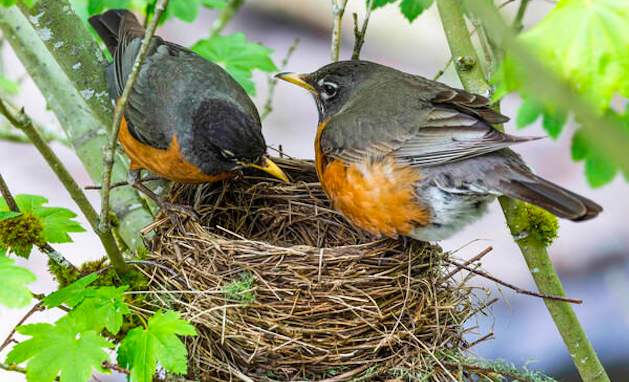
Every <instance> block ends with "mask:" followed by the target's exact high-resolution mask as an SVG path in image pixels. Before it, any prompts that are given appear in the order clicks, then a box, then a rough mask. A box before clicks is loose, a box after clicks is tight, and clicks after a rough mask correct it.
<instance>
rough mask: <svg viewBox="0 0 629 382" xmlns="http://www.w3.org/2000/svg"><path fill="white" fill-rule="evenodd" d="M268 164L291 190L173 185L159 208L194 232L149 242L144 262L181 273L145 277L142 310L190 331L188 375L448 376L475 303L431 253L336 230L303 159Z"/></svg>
mask: <svg viewBox="0 0 629 382" xmlns="http://www.w3.org/2000/svg"><path fill="white" fill-rule="evenodd" d="M274 160H275V161H276V163H278V164H279V165H280V166H281V167H282V168H283V170H284V171H285V172H287V173H288V174H289V175H290V176H291V178H292V179H294V183H292V184H286V183H281V182H276V181H274V180H272V179H270V178H261V177H259V174H258V173H254V172H252V173H246V174H245V176H244V177H243V178H242V179H240V180H232V181H229V182H226V183H224V184H206V185H198V186H194V185H177V186H176V187H175V189H174V190H173V191H172V194H171V196H172V198H173V199H174V201H175V202H177V203H187V204H189V205H195V207H196V208H195V210H196V212H197V214H198V215H199V217H200V221H199V222H187V223H186V227H185V229H186V232H180V231H179V228H178V227H176V226H173V225H172V224H171V223H169V222H168V221H167V222H165V223H163V224H161V225H160V227H159V228H158V229H157V231H156V234H155V236H154V239H153V241H152V243H151V244H152V245H151V246H152V248H151V252H150V254H149V259H150V260H151V261H154V262H156V263H159V264H162V265H164V266H165V267H167V268H168V269H176V270H177V272H178V274H179V275H180V276H178V277H175V276H174V275H172V274H170V273H169V272H167V271H164V270H163V269H161V268H156V267H151V269H150V276H151V277H150V278H151V280H152V281H151V283H150V288H149V291H148V294H149V295H150V298H149V299H147V300H145V301H149V304H150V305H151V306H152V307H153V308H156V309H157V308H171V309H177V310H179V311H180V312H182V315H183V316H184V317H185V318H186V319H188V320H189V321H191V322H192V323H193V324H194V325H195V326H196V328H197V331H198V332H199V336H198V337H195V338H191V339H187V341H188V343H187V346H188V349H189V351H190V358H191V362H190V365H191V367H192V370H193V371H194V372H195V373H196V378H199V379H201V380H208V381H223V380H227V379H229V378H233V379H240V380H250V381H256V382H257V381H262V380H268V379H269V378H271V379H272V380H303V379H306V378H308V379H309V380H327V381H341V380H344V379H339V377H340V376H343V375H345V376H349V377H348V378H358V379H359V380H360V379H362V378H363V377H365V376H366V375H367V374H368V375H370V376H376V375H383V376H386V375H387V372H388V371H389V370H390V369H391V368H393V367H395V366H397V365H402V364H403V365H404V367H409V368H412V369H413V370H417V371H428V370H432V372H433V375H434V377H433V379H432V380H439V378H441V380H443V379H452V375H451V374H450V373H451V372H450V371H449V370H448V369H447V367H444V366H440V365H439V363H440V362H441V361H440V360H439V357H440V356H439V354H440V351H441V350H445V349H448V351H453V352H459V351H463V350H464V349H467V348H468V346H469V343H467V342H466V341H465V340H463V334H464V333H465V332H466V329H464V327H463V323H464V321H465V320H466V319H467V318H469V317H470V316H473V315H474V314H475V313H476V312H478V311H481V310H483V309H486V306H487V304H485V303H483V302H481V301H479V300H477V299H475V297H474V294H473V291H474V289H475V288H473V287H470V286H467V285H465V284H459V283H456V282H455V281H453V280H452V279H446V280H444V278H443V276H444V275H445V274H446V273H447V272H445V269H444V264H445V263H444V259H445V257H446V256H447V255H446V254H444V253H443V252H442V250H441V248H439V247H437V246H433V245H430V244H427V243H421V242H417V241H413V240H411V241H408V242H405V241H404V240H401V239H400V240H393V239H381V240H374V239H373V238H371V237H369V236H367V235H366V234H364V233H363V232H361V231H359V230H357V229H355V228H354V227H352V226H351V225H350V224H348V223H347V221H346V220H345V219H344V218H343V217H342V216H341V215H340V214H338V213H337V212H336V211H334V209H332V208H331V206H330V205H329V202H328V200H327V198H326V197H325V195H324V193H323V191H322V190H321V187H320V184H319V183H318V181H317V176H316V173H315V170H314V166H313V164H312V163H311V162H309V161H300V160H292V159H291V160H287V159H274ZM191 289H193V290H191ZM372 371H373V372H372ZM268 373H273V374H272V375H270V374H268ZM374 373H375V374H374Z"/></svg>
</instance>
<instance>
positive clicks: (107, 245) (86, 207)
mask: <svg viewBox="0 0 629 382" xmlns="http://www.w3.org/2000/svg"><path fill="white" fill-rule="evenodd" d="M0 113H2V114H3V115H4V116H5V117H6V118H7V119H8V120H9V122H10V123H11V124H12V125H13V126H15V127H16V128H18V129H20V130H21V131H22V132H24V134H26V136H27V137H28V138H29V139H30V140H31V142H32V143H33V145H34V146H35V148H37V151H39V153H40V154H41V155H42V157H43V158H44V160H46V163H48V165H49V166H50V168H51V169H52V170H53V171H54V173H55V175H57V178H58V179H59V181H61V183H62V184H63V186H64V187H65V189H66V190H67V191H68V193H69V194H70V196H71V197H72V200H74V202H75V203H76V205H77V206H78V207H79V209H80V210H81V212H82V213H83V215H84V216H85V218H86V219H87V221H88V222H89V223H90V225H91V226H92V229H93V230H94V232H96V234H97V235H98V238H99V239H100V241H101V243H102V245H103V248H104V249H105V251H106V252H107V256H109V258H110V259H111V262H112V264H114V266H116V270H117V271H123V270H124V259H123V258H122V254H120V250H119V249H118V244H117V243H116V239H115V238H114V236H113V234H112V233H111V231H100V230H99V227H98V213H97V212H96V210H95V209H94V207H93V206H92V204H91V203H90V202H89V200H88V199H87V196H85V193H84V192H83V190H81V187H79V185H78V184H77V183H76V181H75V180H74V178H73V177H72V175H71V174H70V172H69V171H68V169H67V168H66V167H65V166H64V165H63V163H62V162H61V159H59V157H58V156H57V154H55V152H54V151H53V150H52V149H51V148H50V145H48V143H47V142H46V141H45V140H44V139H43V138H42V136H41V135H40V134H39V132H38V131H37V129H36V128H35V126H34V125H33V123H32V119H31V118H30V117H28V116H27V115H26V114H25V113H24V109H22V110H21V111H20V112H19V114H17V115H13V114H12V113H11V112H9V110H8V109H7V107H6V106H5V104H4V102H3V101H2V100H0ZM48 249H52V247H50V246H48ZM47 253H49V252H47ZM52 253H54V250H53V252H52ZM49 254H50V253H49ZM119 265H122V266H123V267H122V268H119V267H118V266H119Z"/></svg>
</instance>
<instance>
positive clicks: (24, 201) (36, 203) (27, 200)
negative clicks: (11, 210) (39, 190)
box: [0, 194, 48, 212]
mask: <svg viewBox="0 0 629 382" xmlns="http://www.w3.org/2000/svg"><path fill="white" fill-rule="evenodd" d="M14 199H15V203H17V206H18V207H20V211H22V212H32V211H33V210H34V209H35V208H37V207H41V205H42V204H44V203H48V199H46V198H44V197H43V196H39V195H26V194H19V195H15V198H14ZM3 201H4V198H3ZM5 205H6V204H5ZM0 208H1V207H0Z"/></svg>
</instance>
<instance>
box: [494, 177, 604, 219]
mask: <svg viewBox="0 0 629 382" xmlns="http://www.w3.org/2000/svg"><path fill="white" fill-rule="evenodd" d="M520 175H525V179H522V178H521V177H518V179H513V180H511V181H510V182H508V183H503V184H502V185H501V186H502V187H501V188H502V189H501V190H500V191H501V192H502V193H503V194H504V195H506V196H509V197H512V198H515V199H520V200H522V201H525V202H527V203H530V204H533V205H536V206H538V207H540V208H543V209H545V210H546V211H548V212H550V213H552V214H554V215H556V216H558V217H560V218H564V219H570V220H572V221H576V222H578V221H584V220H589V219H593V218H595V217H596V216H597V215H598V214H599V213H601V211H603V208H602V207H601V206H599V205H598V204H596V203H594V202H593V201H591V200H590V199H587V198H585V197H583V196H581V195H577V194H575V193H574V192H572V191H568V190H566V189H565V188H563V187H560V186H558V185H556V184H554V183H551V182H549V181H547V180H545V179H542V178H540V177H539V176H537V175H534V174H532V173H528V174H520Z"/></svg>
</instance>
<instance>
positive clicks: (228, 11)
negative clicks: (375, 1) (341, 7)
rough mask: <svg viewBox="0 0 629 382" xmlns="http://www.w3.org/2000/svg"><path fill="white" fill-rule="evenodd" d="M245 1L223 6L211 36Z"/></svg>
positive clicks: (231, 0) (220, 30) (227, 22)
mask: <svg viewBox="0 0 629 382" xmlns="http://www.w3.org/2000/svg"><path fill="white" fill-rule="evenodd" d="M346 1H347V0H346ZM244 2H245V0H229V2H228V3H227V5H226V6H225V8H223V10H222V11H221V13H220V14H219V15H218V17H217V18H216V20H214V22H213V23H212V26H211V27H210V38H211V37H214V36H217V35H218V34H219V33H221V32H222V31H223V29H224V28H225V26H226V25H227V24H229V22H230V21H231V19H233V18H234V16H235V15H236V13H238V10H239V9H240V7H242V5H243V4H244Z"/></svg>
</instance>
